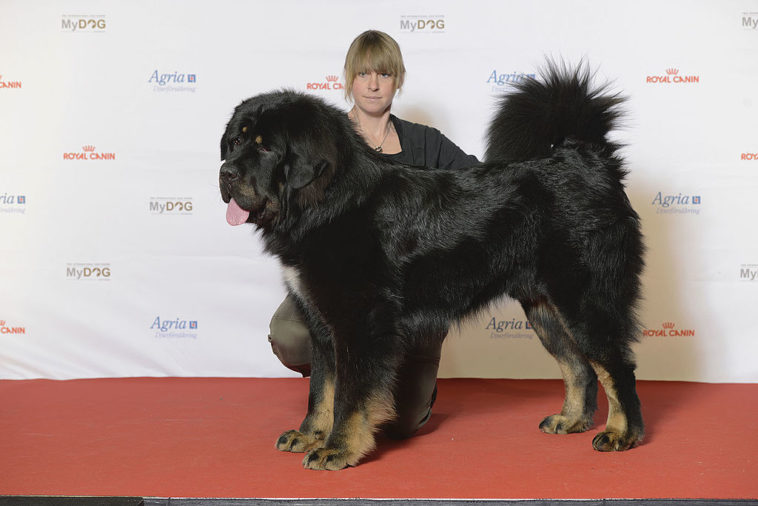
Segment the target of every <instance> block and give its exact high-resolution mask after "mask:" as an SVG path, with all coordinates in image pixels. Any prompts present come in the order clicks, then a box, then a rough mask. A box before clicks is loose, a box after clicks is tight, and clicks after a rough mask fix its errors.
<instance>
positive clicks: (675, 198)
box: [651, 192, 702, 214]
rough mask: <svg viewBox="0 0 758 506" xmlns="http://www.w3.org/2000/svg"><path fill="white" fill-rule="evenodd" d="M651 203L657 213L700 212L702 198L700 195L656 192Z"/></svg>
mask: <svg viewBox="0 0 758 506" xmlns="http://www.w3.org/2000/svg"><path fill="white" fill-rule="evenodd" d="M651 205H652V206H653V207H655V210H656V211H655V212H656V213H658V214H700V209H701V205H702V198H701V197H700V195H688V194H683V193H677V194H673V193H668V194H667V193H663V192H658V193H656V194H655V197H653V201H652V202H651Z"/></svg>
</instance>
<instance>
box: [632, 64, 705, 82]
mask: <svg viewBox="0 0 758 506" xmlns="http://www.w3.org/2000/svg"><path fill="white" fill-rule="evenodd" d="M645 82H646V83H651V84H687V83H699V82H700V76H699V75H686V76H685V75H679V69H678V68H676V67H669V68H667V69H666V72H665V74H658V75H649V76H647V78H646V79H645Z"/></svg>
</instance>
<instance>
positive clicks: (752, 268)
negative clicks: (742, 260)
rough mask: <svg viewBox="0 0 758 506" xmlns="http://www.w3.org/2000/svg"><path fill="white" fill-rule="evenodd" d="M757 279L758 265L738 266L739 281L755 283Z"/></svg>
mask: <svg viewBox="0 0 758 506" xmlns="http://www.w3.org/2000/svg"><path fill="white" fill-rule="evenodd" d="M756 279H758V264H742V265H740V281H756Z"/></svg>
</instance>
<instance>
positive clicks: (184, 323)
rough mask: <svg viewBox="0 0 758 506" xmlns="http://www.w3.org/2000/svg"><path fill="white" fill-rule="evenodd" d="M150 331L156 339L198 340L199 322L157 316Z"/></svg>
mask: <svg viewBox="0 0 758 506" xmlns="http://www.w3.org/2000/svg"><path fill="white" fill-rule="evenodd" d="M150 330H151V331H153V332H154V335H155V337H160V338H165V337H178V338H190V339H197V336H198V333H197V320H183V319H181V318H174V319H168V318H161V317H160V316H156V317H155V318H154V319H153V322H152V324H151V325H150Z"/></svg>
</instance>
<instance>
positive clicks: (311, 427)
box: [276, 332, 336, 452]
mask: <svg viewBox="0 0 758 506" xmlns="http://www.w3.org/2000/svg"><path fill="white" fill-rule="evenodd" d="M314 334H316V333H314V332H312V335H314ZM316 335H317V334H316ZM312 345H313V346H312V360H311V378H310V389H309V393H308V413H307V414H306V415H305V419H304V420H303V423H301V424H300V429H299V430H288V431H286V432H285V433H283V434H282V435H281V436H279V439H278V440H277V441H276V447H277V448H278V449H279V450H282V451H285V452H307V451H310V450H314V449H316V448H321V447H322V446H324V443H325V441H326V437H327V436H328V435H329V433H330V432H331V431H332V425H333V422H334V384H335V376H336V373H335V370H334V351H333V346H332V341H331V338H330V337H326V336H323V337H321V338H319V337H316V338H312Z"/></svg>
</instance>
